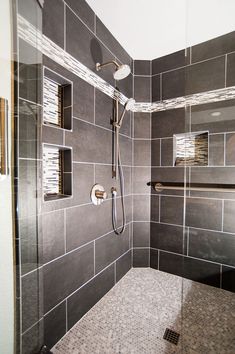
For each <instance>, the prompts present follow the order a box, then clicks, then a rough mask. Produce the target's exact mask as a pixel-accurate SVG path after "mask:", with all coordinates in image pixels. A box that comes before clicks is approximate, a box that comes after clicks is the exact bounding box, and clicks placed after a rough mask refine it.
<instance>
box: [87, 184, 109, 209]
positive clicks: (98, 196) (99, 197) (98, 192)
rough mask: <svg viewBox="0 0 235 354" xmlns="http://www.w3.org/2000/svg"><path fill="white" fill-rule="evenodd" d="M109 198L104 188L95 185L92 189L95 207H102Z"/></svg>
mask: <svg viewBox="0 0 235 354" xmlns="http://www.w3.org/2000/svg"><path fill="white" fill-rule="evenodd" d="M106 198H107V193H106V192H105V190H104V187H103V186H101V185H100V184H95V185H94V186H93V187H92V189H91V201H92V203H93V204H94V205H100V204H102V203H103V201H104V200H105V199H106Z"/></svg>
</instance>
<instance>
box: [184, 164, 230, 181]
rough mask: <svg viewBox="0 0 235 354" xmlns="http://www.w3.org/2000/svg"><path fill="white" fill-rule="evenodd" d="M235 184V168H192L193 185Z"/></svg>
mask: <svg viewBox="0 0 235 354" xmlns="http://www.w3.org/2000/svg"><path fill="white" fill-rule="evenodd" d="M208 181H209V183H216V184H226V183H227V184H234V181H235V167H222V166H221V167H206V168H205V167H192V168H191V183H208Z"/></svg>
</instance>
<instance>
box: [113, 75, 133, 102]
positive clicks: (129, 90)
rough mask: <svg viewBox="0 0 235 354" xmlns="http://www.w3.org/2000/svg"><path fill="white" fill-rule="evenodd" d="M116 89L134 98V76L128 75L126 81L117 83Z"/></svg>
mask: <svg viewBox="0 0 235 354" xmlns="http://www.w3.org/2000/svg"><path fill="white" fill-rule="evenodd" d="M116 88H117V89H118V90H120V91H121V92H122V93H123V94H124V95H125V96H127V97H129V98H130V97H133V75H132V74H130V75H128V76H127V77H126V78H125V79H122V80H120V81H116Z"/></svg>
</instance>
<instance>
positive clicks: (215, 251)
mask: <svg viewBox="0 0 235 354" xmlns="http://www.w3.org/2000/svg"><path fill="white" fill-rule="evenodd" d="M234 247H235V237H234V235H229V234H225V233H222V232H213V231H206V230H198V229H189V256H192V257H195V258H202V259H205V260H208V261H213V262H217V263H223V264H227V265H231V266H235V254H234Z"/></svg>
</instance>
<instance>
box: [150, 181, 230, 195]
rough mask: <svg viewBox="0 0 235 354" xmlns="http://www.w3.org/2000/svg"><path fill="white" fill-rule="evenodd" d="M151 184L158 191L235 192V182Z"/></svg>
mask: <svg viewBox="0 0 235 354" xmlns="http://www.w3.org/2000/svg"><path fill="white" fill-rule="evenodd" d="M148 185H149V186H153V188H154V189H155V191H156V192H162V191H163V190H177V191H181V190H182V191H183V190H186V191H188V190H189V191H198V192H223V193H231V192H233V193H234V192H235V184H215V183H186V184H184V183H183V182H178V183H177V182H176V183H175V182H174V183H172V182H164V183H163V182H149V183H148Z"/></svg>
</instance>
